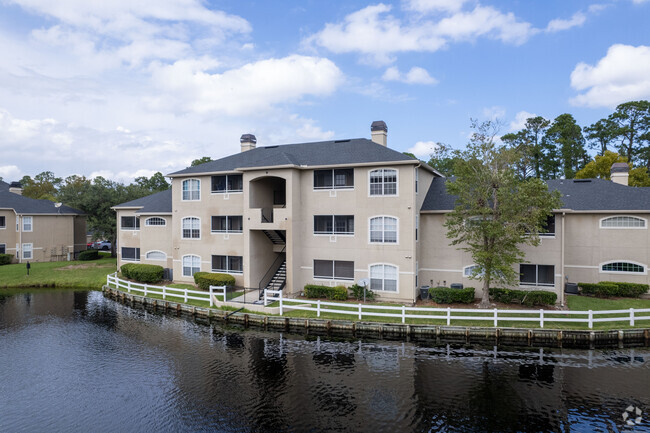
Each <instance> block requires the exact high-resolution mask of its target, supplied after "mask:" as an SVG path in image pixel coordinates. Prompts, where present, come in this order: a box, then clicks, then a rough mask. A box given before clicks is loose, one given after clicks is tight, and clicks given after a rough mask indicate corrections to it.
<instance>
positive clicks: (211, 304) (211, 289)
mask: <svg viewBox="0 0 650 433" xmlns="http://www.w3.org/2000/svg"><path fill="white" fill-rule="evenodd" d="M213 293H214V286H210V308H212V307H214V301H213V300H212V295H213Z"/></svg>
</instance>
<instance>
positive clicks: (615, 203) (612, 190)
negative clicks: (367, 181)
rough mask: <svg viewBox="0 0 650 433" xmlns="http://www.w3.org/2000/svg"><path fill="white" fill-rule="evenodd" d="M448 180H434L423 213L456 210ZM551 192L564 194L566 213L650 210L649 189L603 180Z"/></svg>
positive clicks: (557, 186)
mask: <svg viewBox="0 0 650 433" xmlns="http://www.w3.org/2000/svg"><path fill="white" fill-rule="evenodd" d="M445 181H446V179H445V178H435V179H434V180H433V182H432V183H431V187H430V188H429V191H428V192H427V196H426V198H425V199H424V203H423V204H422V210H423V211H427V210H429V211H447V210H452V209H453V208H454V203H455V202H456V196H453V195H449V194H447V188H446V186H445ZM547 183H548V187H549V189H550V190H558V191H560V193H561V194H562V201H563V203H564V205H563V206H562V207H563V208H564V209H571V210H575V211H598V210H612V211H618V210H644V211H645V210H650V188H640V187H629V186H625V185H620V184H617V183H614V182H612V181H609V180H603V179H568V180H566V179H555V180H549V181H548V182H547Z"/></svg>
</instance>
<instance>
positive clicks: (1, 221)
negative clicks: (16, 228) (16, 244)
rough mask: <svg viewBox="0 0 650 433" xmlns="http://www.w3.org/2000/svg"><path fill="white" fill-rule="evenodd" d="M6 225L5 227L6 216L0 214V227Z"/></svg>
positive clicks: (2, 227)
mask: <svg viewBox="0 0 650 433" xmlns="http://www.w3.org/2000/svg"><path fill="white" fill-rule="evenodd" d="M6 227H7V219H6V217H3V216H0V229H4V228H6Z"/></svg>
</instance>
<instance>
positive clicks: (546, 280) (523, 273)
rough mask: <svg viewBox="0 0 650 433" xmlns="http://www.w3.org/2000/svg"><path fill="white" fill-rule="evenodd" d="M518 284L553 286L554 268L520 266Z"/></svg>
mask: <svg viewBox="0 0 650 433" xmlns="http://www.w3.org/2000/svg"><path fill="white" fill-rule="evenodd" d="M519 284H521V285H522V286H554V285H555V266H553V265H528V264H520V265H519Z"/></svg>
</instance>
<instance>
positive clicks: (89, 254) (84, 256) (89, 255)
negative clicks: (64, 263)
mask: <svg viewBox="0 0 650 433" xmlns="http://www.w3.org/2000/svg"><path fill="white" fill-rule="evenodd" d="M97 259H99V251H97V250H86V251H82V252H80V253H79V260H81V261H87V260H97Z"/></svg>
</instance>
